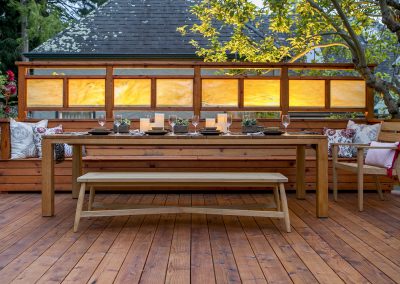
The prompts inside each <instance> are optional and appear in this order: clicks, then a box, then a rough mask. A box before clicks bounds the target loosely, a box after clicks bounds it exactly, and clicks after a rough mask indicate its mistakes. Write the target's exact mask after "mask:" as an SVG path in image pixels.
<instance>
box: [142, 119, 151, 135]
mask: <svg viewBox="0 0 400 284" xmlns="http://www.w3.org/2000/svg"><path fill="white" fill-rule="evenodd" d="M149 130H150V118H141V119H140V131H142V132H145V131H149Z"/></svg>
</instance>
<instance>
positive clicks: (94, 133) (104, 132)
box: [88, 130, 112, 135]
mask: <svg viewBox="0 0 400 284" xmlns="http://www.w3.org/2000/svg"><path fill="white" fill-rule="evenodd" d="M111 132H112V131H110V130H103V131H98V130H90V131H88V133H89V134H92V135H108V134H110V133H111Z"/></svg>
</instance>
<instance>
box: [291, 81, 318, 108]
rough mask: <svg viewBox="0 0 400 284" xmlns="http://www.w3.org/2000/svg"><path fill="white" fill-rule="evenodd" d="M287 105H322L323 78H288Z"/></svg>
mask: <svg viewBox="0 0 400 284" xmlns="http://www.w3.org/2000/svg"><path fill="white" fill-rule="evenodd" d="M289 106H291V107H324V106H325V80H289Z"/></svg>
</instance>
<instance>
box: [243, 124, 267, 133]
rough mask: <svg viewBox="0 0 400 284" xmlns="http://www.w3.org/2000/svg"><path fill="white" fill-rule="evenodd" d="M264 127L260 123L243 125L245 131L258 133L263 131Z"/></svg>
mask: <svg viewBox="0 0 400 284" xmlns="http://www.w3.org/2000/svg"><path fill="white" fill-rule="evenodd" d="M263 129H264V127H263V126H259V125H250V126H242V132H243V133H256V132H260V131H262V130H263Z"/></svg>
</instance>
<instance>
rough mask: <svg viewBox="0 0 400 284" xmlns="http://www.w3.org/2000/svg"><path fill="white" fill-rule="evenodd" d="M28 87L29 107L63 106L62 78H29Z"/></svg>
mask: <svg viewBox="0 0 400 284" xmlns="http://www.w3.org/2000/svg"><path fill="white" fill-rule="evenodd" d="M26 88H27V106H28V107H62V105H63V80H62V79H28V80H26Z"/></svg>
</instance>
